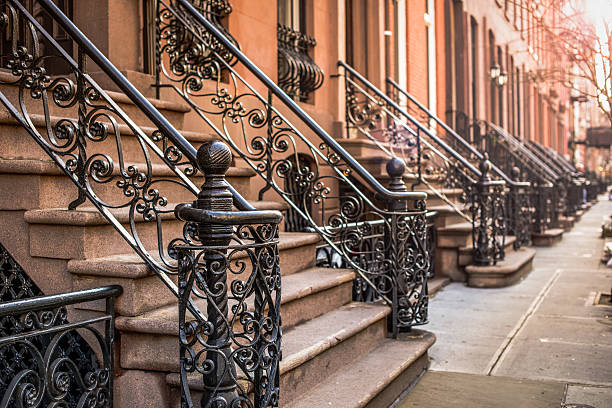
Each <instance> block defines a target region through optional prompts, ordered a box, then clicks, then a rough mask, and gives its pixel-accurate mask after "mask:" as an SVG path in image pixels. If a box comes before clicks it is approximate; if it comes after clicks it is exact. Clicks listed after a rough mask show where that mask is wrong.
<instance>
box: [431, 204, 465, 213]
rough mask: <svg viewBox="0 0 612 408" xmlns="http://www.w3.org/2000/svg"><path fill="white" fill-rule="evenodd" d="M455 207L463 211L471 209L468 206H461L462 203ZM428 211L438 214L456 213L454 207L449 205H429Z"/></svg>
mask: <svg viewBox="0 0 612 408" xmlns="http://www.w3.org/2000/svg"><path fill="white" fill-rule="evenodd" d="M455 207H456V208H458V209H460V210H462V211H463V210H466V209H468V208H469V206H468V205H467V204H461V203H457V204H455ZM427 211H437V212H438V213H445V212H450V213H454V212H455V208H453V207H452V206H450V205H448V204H439V205H428V206H427Z"/></svg>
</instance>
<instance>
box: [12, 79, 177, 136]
mask: <svg viewBox="0 0 612 408" xmlns="http://www.w3.org/2000/svg"><path fill="white" fill-rule="evenodd" d="M0 91H1V92H2V93H3V94H4V95H5V96H7V97H8V98H9V100H10V101H11V103H13V104H14V105H15V106H17V103H18V102H17V101H18V100H19V99H18V98H19V97H18V94H17V92H18V87H16V86H7V85H3V86H2V87H0ZM26 95H27V96H26V97H25V99H24V101H25V103H26V105H27V108H28V113H29V114H38V115H43V114H44V105H43V103H42V100H41V99H32V98H31V97H29V94H28V93H26ZM47 96H48V97H49V102H48V104H47V108H48V109H49V115H50V116H58V117H61V118H77V117H78V105H75V106H73V107H71V108H61V107H59V106H57V105H56V104H55V103H54V102H53V97H52V94H51V93H50V92H49V93H47ZM110 96H111V97H115V95H112V94H111V95H110ZM93 103H95V104H99V105H100V106H110V105H109V104H108V103H107V102H106V101H100V102H98V101H93ZM115 103H116V104H117V105H118V106H119V108H120V109H122V110H123V111H124V112H125V113H126V114H127V117H129V118H130V119H131V120H133V121H134V122H135V123H136V124H137V125H138V126H152V123H151V122H150V121H149V120H148V118H147V117H146V115H145V114H144V113H143V112H141V110H140V109H139V108H137V107H136V106H135V105H133V104H132V103H130V102H127V101H126V100H125V98H123V97H120V98H117V100H115ZM156 105H157V106H156V108H157V110H158V111H159V112H160V113H161V114H162V115H163V116H164V117H166V119H168V120H169V121H170V123H172V125H173V126H175V127H177V128H179V129H180V128H181V127H182V126H183V123H184V116H185V112H184V110H186V109H181V111H177V110H175V109H173V108H172V107H171V105H166V106H163V105H159V104H157V103H156ZM88 109H89V110H90V111H91V108H88ZM100 112H101V113H109V114H110V111H108V110H101V111H100ZM111 116H112V117H113V118H114V119H115V120H117V122H119V123H124V122H123V120H121V119H120V118H119V116H117V115H116V114H111ZM75 122H76V119H75Z"/></svg>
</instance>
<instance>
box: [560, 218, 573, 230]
mask: <svg viewBox="0 0 612 408" xmlns="http://www.w3.org/2000/svg"><path fill="white" fill-rule="evenodd" d="M575 223H576V218H575V217H572V216H568V217H566V216H563V215H562V216H560V217H559V227H561V228H563V231H564V232H570V231H571V230H572V228H574V224H575Z"/></svg>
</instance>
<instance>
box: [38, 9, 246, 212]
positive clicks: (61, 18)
mask: <svg viewBox="0 0 612 408" xmlns="http://www.w3.org/2000/svg"><path fill="white" fill-rule="evenodd" d="M38 2H39V3H40V4H41V5H42V6H43V8H44V9H45V10H46V11H47V12H48V13H49V14H50V15H51V16H52V17H53V19H54V20H55V21H56V22H57V23H58V24H59V25H60V26H61V27H62V29H63V30H64V31H66V32H67V33H68V34H69V35H70V37H72V39H73V40H74V41H75V42H76V43H77V44H78V45H79V47H81V49H82V50H83V51H84V53H85V54H87V56H88V57H90V58H91V59H92V61H94V62H95V63H96V65H97V66H98V67H100V68H101V69H102V70H103V71H104V73H105V74H106V75H108V76H109V78H111V79H112V80H113V82H114V83H115V84H116V85H117V86H119V88H120V89H121V91H123V93H125V94H126V95H127V96H128V97H129V98H130V100H131V101H132V102H133V103H134V104H135V105H136V106H137V107H138V108H139V109H140V110H141V111H142V112H143V113H144V114H145V115H146V116H147V118H149V120H151V122H153V123H154V124H155V126H157V127H158V128H159V130H160V131H162V133H164V134H165V135H167V136H168V138H170V140H172V142H173V143H174V144H175V145H176V147H178V148H179V149H180V150H181V152H182V153H183V154H184V155H185V156H186V157H187V159H188V160H189V161H190V162H191V163H193V165H194V166H196V167H197V165H196V163H197V160H196V153H197V152H196V149H195V148H194V147H193V145H192V144H191V143H189V141H188V140H187V139H185V138H184V137H183V135H181V134H180V133H179V131H178V130H176V128H175V127H174V126H172V124H171V123H170V122H169V121H168V119H166V118H165V117H164V116H163V115H162V114H161V113H160V112H159V111H158V110H157V109H155V107H154V106H153V104H152V103H151V102H149V100H148V99H147V98H145V97H144V95H142V93H140V91H138V89H136V87H135V86H134V85H132V83H131V82H130V81H128V80H127V78H125V76H124V75H123V74H122V73H121V72H120V71H119V70H118V69H117V68H116V67H115V66H114V65H113V64H112V63H111V62H110V61H109V59H108V58H106V56H105V55H104V54H102V52H100V50H98V49H97V48H96V46H95V45H94V44H93V43H92V42H91V41H90V40H89V39H88V38H87V37H86V36H85V34H83V33H82V32H81V30H79V28H78V27H77V26H76V25H75V24H74V23H73V22H72V21H70V19H68V17H66V15H65V14H64V13H63V12H62V11H61V10H60V9H59V7H57V5H55V3H54V2H53V1H52V0H38ZM224 38H225V37H224ZM229 189H230V191H231V193H232V195H233V199H234V205H235V206H236V207H237V208H238V209H240V210H243V211H253V210H255V207H253V206H252V205H251V204H250V203H249V202H248V201H247V200H246V199H245V198H244V197H242V195H240V193H239V192H238V191H237V190H236V189H235V188H234V187H233V186H231V185H229Z"/></svg>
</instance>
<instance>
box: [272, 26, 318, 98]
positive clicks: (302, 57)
mask: <svg viewBox="0 0 612 408" xmlns="http://www.w3.org/2000/svg"><path fill="white" fill-rule="evenodd" d="M276 33H277V34H276V36H277V43H278V86H280V88H281V89H282V90H283V91H285V93H287V95H289V96H291V97H292V98H296V99H297V100H299V101H307V100H308V99H309V98H310V94H312V93H313V92H314V91H316V90H317V89H319V88H320V87H321V85H323V79H324V75H323V70H322V69H321V68H320V67H319V66H318V65H317V64H315V62H314V61H313V60H312V58H311V57H310V55H309V53H311V52H312V49H313V48H314V47H315V45H317V42H316V40H315V39H314V38H313V37H311V36H309V35H307V34H304V33H301V32H299V31H296V30H294V29H292V28H291V27H287V26H286V25H283V24H278V27H277V31H276Z"/></svg>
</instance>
